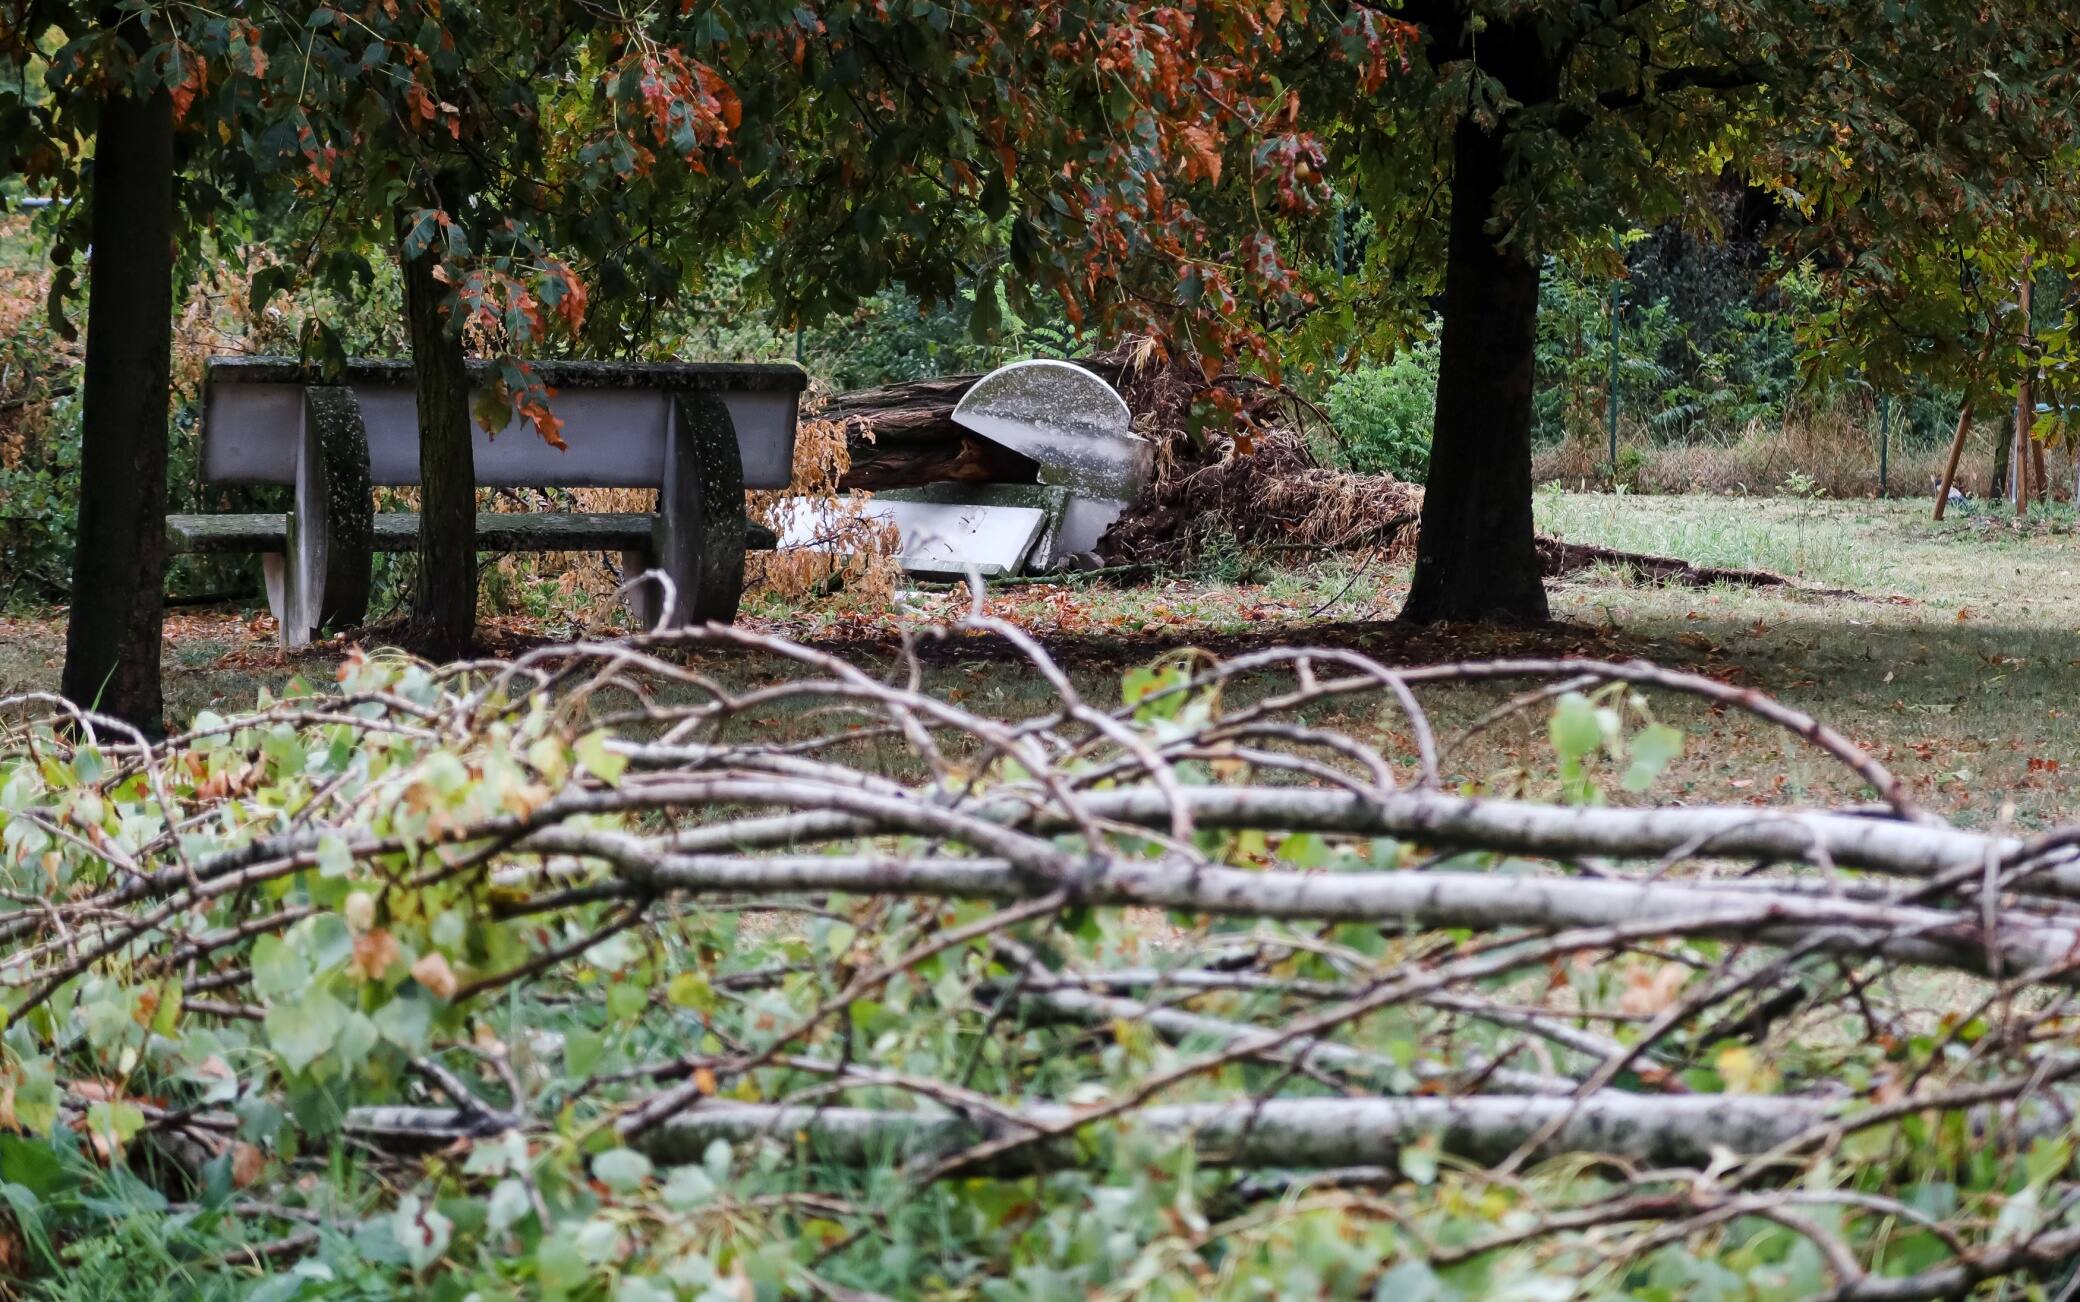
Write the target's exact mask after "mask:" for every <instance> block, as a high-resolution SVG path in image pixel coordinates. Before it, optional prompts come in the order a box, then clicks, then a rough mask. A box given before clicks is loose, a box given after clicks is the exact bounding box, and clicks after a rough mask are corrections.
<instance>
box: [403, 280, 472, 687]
mask: <svg viewBox="0 0 2080 1302" xmlns="http://www.w3.org/2000/svg"><path fill="white" fill-rule="evenodd" d="M401 260H402V262H403V269H404V311H405V323H406V327H407V329H408V331H409V333H410V336H411V345H412V375H413V378H414V382H415V387H416V389H417V396H418V402H419V552H418V558H419V574H418V582H417V586H416V587H415V588H414V589H413V590H412V613H411V641H412V643H413V645H414V648H415V649H416V650H418V651H419V652H420V653H421V654H423V655H426V656H428V657H430V658H433V659H436V660H454V659H459V658H461V657H462V656H464V655H466V654H468V652H469V648H470V644H471V641H472V639H473V636H474V634H475V631H476V622H477V539H476V528H477V472H476V456H475V452H474V451H473V449H472V448H471V446H470V410H469V374H468V371H467V369H466V367H465V365H464V360H465V359H464V354H463V351H462V334H461V332H460V331H459V330H457V329H455V328H453V327H452V326H451V325H450V323H449V321H448V318H447V315H446V314H445V313H444V312H442V310H441V300H442V298H443V297H444V293H443V288H442V286H441V283H440V282H439V281H438V280H436V279H434V275H433V272H434V268H435V266H437V265H438V262H439V259H438V258H437V257H436V256H435V255H434V253H433V252H432V250H430V249H429V250H427V251H426V252H424V253H422V254H421V255H420V256H419V257H417V258H402V259H401Z"/></svg>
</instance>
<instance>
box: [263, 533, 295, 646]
mask: <svg viewBox="0 0 2080 1302" xmlns="http://www.w3.org/2000/svg"><path fill="white" fill-rule="evenodd" d="M260 578H261V581H262V583H263V584H264V585H265V586H266V588H267V610H268V613H269V614H271V615H273V616H274V622H275V624H276V625H277V626H279V627H280V628H281V629H282V640H283V641H284V642H285V643H286V642H287V641H288V636H289V634H288V628H289V591H288V588H289V563H288V557H286V556H284V555H282V554H281V553H280V552H262V553H260Z"/></svg>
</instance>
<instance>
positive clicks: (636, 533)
mask: <svg viewBox="0 0 2080 1302" xmlns="http://www.w3.org/2000/svg"><path fill="white" fill-rule="evenodd" d="M655 519H656V517H655V516H653V515H651V514H650V513H648V512H645V511H614V512H607V511H593V512H572V513H557V514H550V515H521V514H517V513H514V512H509V511H479V512H477V546H478V547H479V548H480V549H481V550H483V551H487V552H592V551H600V552H610V551H643V550H647V549H648V548H649V546H650V538H651V533H650V530H651V523H652V521H654V520H655ZM288 541H289V522H288V518H287V517H286V516H285V515H283V514H282V513H281V512H279V511H271V512H253V513H249V514H244V515H169V516H167V517H166V542H167V548H168V550H169V551H171V552H172V553H173V554H174V555H176V556H180V555H198V556H200V555H238V554H250V553H254V552H279V551H282V550H284V549H285V548H286V547H287V546H288ZM418 542H419V516H418V513H416V512H412V511H388V512H382V513H379V514H378V515H377V516H376V517H375V549H376V550H377V551H379V552H406V551H410V550H411V549H412V548H413V547H415V546H417V545H418ZM744 543H745V546H746V547H747V548H748V549H749V550H751V551H771V550H772V549H773V547H774V545H775V539H774V537H773V531H772V530H770V529H768V528H766V527H765V526H764V525H762V524H758V523H755V522H754V523H752V524H751V525H750V526H749V527H748V528H747V529H746V530H745V539H744Z"/></svg>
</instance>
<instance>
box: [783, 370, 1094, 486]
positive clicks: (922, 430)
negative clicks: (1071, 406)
mask: <svg viewBox="0 0 2080 1302" xmlns="http://www.w3.org/2000/svg"><path fill="white" fill-rule="evenodd" d="M1076 364H1077V365H1078V366H1081V367H1083V368H1084V369H1085V370H1087V371H1090V372H1092V373H1093V374H1095V375H1097V376H1098V377H1099V378H1100V379H1103V380H1104V381H1105V382H1106V383H1107V384H1110V385H1112V386H1113V387H1114V388H1118V387H1119V385H1120V380H1121V377H1122V375H1123V374H1124V373H1125V369H1126V368H1125V366H1124V365H1123V364H1122V363H1120V362H1117V361H1106V360H1100V359H1096V358H1080V359H1078V360H1077V363H1076ZM981 378H982V377H981V376H980V375H946V376H939V377H936V378H933V379H928V380H908V381H905V382H903V383H901V384H885V385H882V386H881V387H880V388H878V389H858V390H855V391H853V392H851V393H841V394H838V395H836V396H835V397H833V398H831V400H830V401H829V403H827V404H826V405H825V406H824V408H823V409H822V410H821V411H819V412H816V413H815V418H816V419H818V420H829V421H841V422H843V423H844V425H845V443H846V447H847V449H848V450H849V451H850V452H851V455H852V468H851V469H850V470H848V471H846V472H845V475H844V477H843V478H841V479H840V480H839V481H838V487H839V489H840V490H852V489H859V490H863V491H869V492H878V491H880V490H882V489H885V488H914V487H917V486H919V485H922V484H931V483H937V482H939V481H941V480H947V479H958V480H966V481H970V482H979V483H997V484H1033V483H1038V482H1039V480H1040V467H1039V464H1038V463H1037V462H1035V461H1034V460H1033V459H1032V458H1030V457H1027V456H1024V455H1022V454H1020V453H1017V452H1013V451H1012V450H1011V449H1009V448H1006V447H1002V446H1000V445H998V444H996V443H992V442H990V441H989V440H988V439H985V438H983V437H982V436H980V435H978V434H975V433H972V432H970V431H968V430H965V429H962V428H961V427H960V426H959V425H956V424H954V423H953V409H954V406H955V405H956V404H958V403H959V402H960V400H961V396H962V395H963V394H965V393H967V391H968V390H969V389H970V388H973V387H974V384H975V382H976V381H977V380H979V379H981Z"/></svg>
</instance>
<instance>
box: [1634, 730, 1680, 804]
mask: <svg viewBox="0 0 2080 1302" xmlns="http://www.w3.org/2000/svg"><path fill="white" fill-rule="evenodd" d="M1631 753H1632V764H1631V766H1630V767H1628V768H1627V769H1626V770H1625V779H1624V787H1625V789H1626V790H1627V791H1645V790H1646V789H1647V788H1648V787H1651V786H1653V785H1654V779H1656V778H1658V777H1660V776H1661V771H1662V770H1663V769H1665V768H1667V767H1668V765H1669V761H1671V760H1673V759H1674V758H1675V757H1676V756H1678V755H1680V754H1682V753H1683V734H1682V733H1680V732H1678V731H1677V730H1676V729H1674V728H1671V727H1669V726H1668V725H1667V724H1665V723H1657V724H1653V725H1650V726H1649V727H1646V728H1643V729H1641V730H1640V733H1639V735H1638V736H1636V737H1634V738H1633V739H1632V752H1631Z"/></svg>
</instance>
